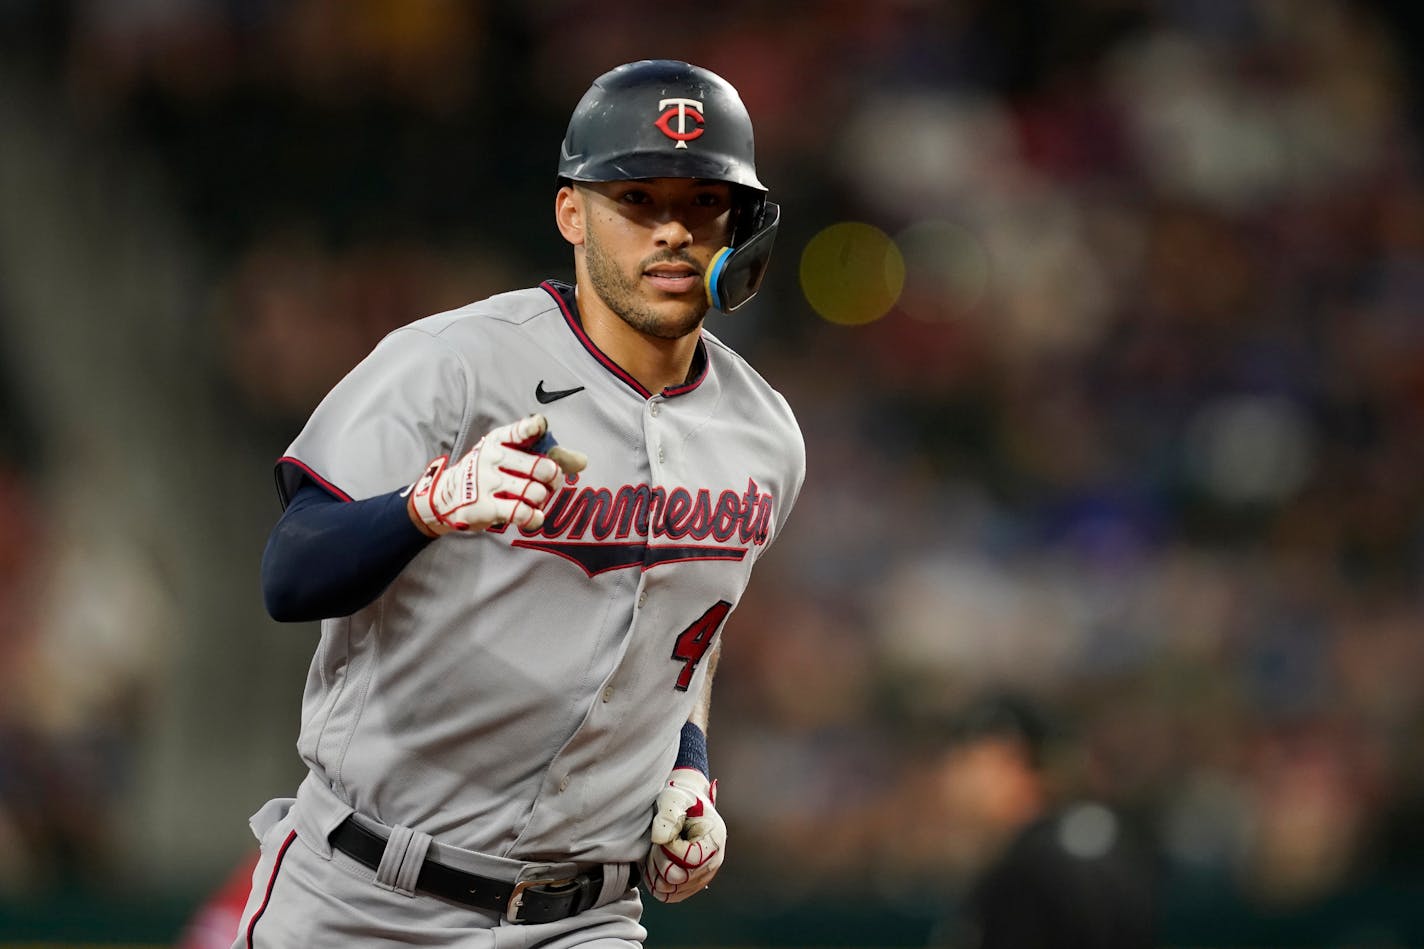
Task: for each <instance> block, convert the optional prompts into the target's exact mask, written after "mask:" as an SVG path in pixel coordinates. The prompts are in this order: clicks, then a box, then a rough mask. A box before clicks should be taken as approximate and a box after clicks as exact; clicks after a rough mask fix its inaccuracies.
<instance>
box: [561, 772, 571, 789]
mask: <svg viewBox="0 0 1424 949" xmlns="http://www.w3.org/2000/svg"><path fill="white" fill-rule="evenodd" d="M568 789H569V776H568V775H567V774H566V775H564V776H563V777H562V778H560V779H559V790H560V791H567V790H568Z"/></svg>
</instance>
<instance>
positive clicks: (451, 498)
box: [406, 415, 588, 537]
mask: <svg viewBox="0 0 1424 949" xmlns="http://www.w3.org/2000/svg"><path fill="white" fill-rule="evenodd" d="M548 431H549V422H548V420H547V419H546V418H545V417H544V416H542V415H529V416H526V417H525V418H522V419H520V420H519V421H517V422H512V423H510V424H509V425H504V426H501V427H500V428H496V429H495V430H493V431H492V432H490V433H489V434H488V435H486V436H485V437H484V438H481V439H480V440H479V442H478V443H477V444H476V445H475V447H474V448H471V449H470V450H469V452H467V453H466V454H465V456H464V457H463V458H461V459H460V460H459V461H457V462H455V463H454V464H453V465H451V464H450V463H449V461H450V458H449V456H448V455H441V456H440V457H439V458H436V459H434V460H432V461H431V462H430V464H428V465H426V466H425V473H424V474H422V475H421V476H420V479H419V480H417V481H416V482H415V485H414V486H413V487H412V489H411V492H410V495H409V497H408V499H407V500H406V504H407V506H408V507H409V509H410V512H411V514H412V516H413V517H414V518H415V519H416V520H417V521H418V522H419V523H420V524H422V525H423V526H424V528H425V531H426V533H428V534H431V535H433V536H436V537H438V536H440V535H441V534H448V533H449V532H450V531H482V530H485V529H487V528H489V527H494V526H496V525H501V524H514V525H515V526H517V527H527V528H538V527H539V526H540V525H542V524H543V523H544V507H545V506H546V505H547V504H548V503H549V501H550V499H552V498H553V497H554V495H555V494H557V493H558V492H559V489H560V488H562V487H563V486H564V477H565V475H568V474H574V473H576V472H578V471H582V470H583V468H584V467H585V466H586V465H587V464H588V459H587V458H586V457H585V456H584V455H583V453H582V452H577V451H573V450H571V449H568V448H565V447H563V446H562V445H557V444H554V443H553V440H552V439H551V438H548V437H547V435H548ZM545 445H548V446H549V447H548V448H547V450H545V447H544V446H545Z"/></svg>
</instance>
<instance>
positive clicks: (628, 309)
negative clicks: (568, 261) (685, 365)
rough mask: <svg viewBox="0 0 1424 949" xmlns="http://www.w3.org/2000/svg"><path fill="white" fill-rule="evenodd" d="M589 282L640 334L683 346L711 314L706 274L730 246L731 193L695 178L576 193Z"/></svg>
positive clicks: (614, 184) (587, 187)
mask: <svg viewBox="0 0 1424 949" xmlns="http://www.w3.org/2000/svg"><path fill="white" fill-rule="evenodd" d="M579 191H580V192H581V194H582V196H583V200H584V221H585V226H584V232H583V249H584V264H585V267H586V268H587V273H588V280H589V283H590V284H591V287H592V289H593V291H594V292H595V293H597V294H598V296H599V298H600V299H601V300H602V301H603V303H604V304H605V305H606V306H607V307H608V308H609V309H610V310H612V311H613V312H614V313H616V314H617V315H618V316H619V317H620V318H621V319H622V320H623V321H624V322H625V323H627V324H628V325H629V326H631V327H633V328H634V329H636V330H638V331H639V332H642V333H646V334H648V335H650V336H655V337H658V338H661V339H679V338H681V337H683V336H686V335H687V334H688V333H691V332H693V331H695V330H696V329H697V328H698V326H700V325H701V324H702V318H703V317H704V316H706V315H707V306H708V304H707V291H706V289H705V287H704V285H703V273H704V272H705V271H706V269H707V266H708V264H709V263H710V262H711V260H712V256H713V255H714V254H716V253H717V251H718V250H720V249H721V248H722V247H723V246H724V245H725V244H726V242H727V232H728V228H729V227H730V220H731V207H732V186H731V185H729V184H726V183H725V182H720V181H703V180H700V179H692V178H654V179H650V180H645V181H615V182H604V183H598V184H589V185H581V186H580V187H579Z"/></svg>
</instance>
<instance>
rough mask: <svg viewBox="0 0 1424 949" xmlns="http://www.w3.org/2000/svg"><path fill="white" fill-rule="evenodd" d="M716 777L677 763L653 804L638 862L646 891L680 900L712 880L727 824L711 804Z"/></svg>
mask: <svg viewBox="0 0 1424 949" xmlns="http://www.w3.org/2000/svg"><path fill="white" fill-rule="evenodd" d="M716 801H717V782H716V781H711V782H709V781H708V780H707V776H706V775H704V774H703V773H702V772H701V771H698V770H697V769H695V768H677V769H676V770H674V771H673V773H672V774H671V775H670V776H669V777H668V783H667V786H666V787H665V788H663V789H662V792H661V793H660V794H658V799H657V802H656V803H655V804H654V805H653V806H654V809H655V813H654V814H653V829H652V839H653V847H652V849H651V850H649V851H648V859H647V861H646V862H645V863H644V865H643V876H644V882H645V883H646V884H647V887H648V892H649V893H651V894H652V895H653V898H654V899H657V900H659V901H661V902H663V903H680V902H682V901H683V900H685V899H687V898H688V897H689V896H691V895H692V894H694V893H696V892H698V891H699V890H701V889H703V888H704V887H706V886H707V884H708V883H711V882H712V878H713V877H714V876H716V875H717V870H718V869H720V868H721V866H722V858H723V856H724V855H725V854H726V852H727V824H726V822H724V821H723V820H722V815H721V814H718V813H717V808H716V807H715V806H714V805H715V804H716Z"/></svg>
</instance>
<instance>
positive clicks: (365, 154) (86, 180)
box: [0, 0, 1424, 947]
mask: <svg viewBox="0 0 1424 949" xmlns="http://www.w3.org/2000/svg"><path fill="white" fill-rule="evenodd" d="M1412 10H1413V8H1412V7H1411V5H1409V4H1368V3H1359V2H1356V3H1347V2H1343V0H1242V2H1229V0H1222V2H1212V0H1062V2H1050V0H1005V2H994V0H983V2H970V0H965V2H948V0H946V2H930V0H871V2H835V0H825V2H784V3H777V4H769V3H768V4H764V3H757V2H746V0H726V2H723V3H719V4H717V5H715V7H712V6H706V5H692V4H678V3H669V4H657V5H652V4H642V3H632V2H624V0H597V2H574V0H529V2H523V3H516V2H500V0H483V2H480V0H472V2H454V0H345V2H339V0H294V2H279V0H68V2H59V0H53V2H51V0H3V2H0V564H3V570H0V942H10V943H56V944H59V943H74V942H82V941H88V942H96V943H97V942H128V943H145V944H150V945H160V944H165V943H167V942H170V941H171V940H173V939H174V938H176V934H177V932H178V929H179V927H180V926H181V924H182V922H183V921H184V920H185V919H186V918H187V916H188V914H189V913H190V912H191V911H192V908H193V907H194V906H195V905H196V903H197V902H198V901H199V900H200V899H202V898H203V897H204V896H205V895H206V894H207V893H208V892H210V891H211V890H212V889H213V888H214V887H216V886H218V885H219V884H220V883H221V881H222V880H223V878H224V877H225V876H226V875H227V873H228V872H229V871H230V870H231V869H232V868H233V867H234V866H236V865H237V864H238V863H239V862H240V861H241V860H242V859H243V857H244V856H245V854H246V852H247V849H248V848H249V847H250V845H251V840H250V837H249V835H248V832H247V829H246V826H245V819H246V817H247V815H248V814H249V813H250V812H251V811H252V810H254V809H255V807H256V806H257V805H258V804H260V803H261V801H262V800H264V799H265V798H267V797H268V796H271V795H273V794H276V793H282V792H283V791H284V790H285V789H287V788H289V787H291V786H292V785H293V783H294V781H295V780H296V777H297V775H298V762H297V761H296V758H295V754H294V751H293V741H294V738H295V726H296V715H297V710H298V698H299V695H300V689H301V684H302V680H303V677H304V675H305V669H306V663H307V660H308V658H309V656H310V652H311V649H312V646H313V643H314V640H315V629H314V627H281V626H278V625H277V624H275V623H273V622H271V621H270V620H268V619H267V618H266V617H265V615H264V614H263V612H262V609H261V604H260V596H259V593H258V589H257V566H258V560H259V557H260V553H261V548H262V544H263V541H264V538H265V534H266V531H267V530H268V528H269V526H270V524H271V523H272V521H273V519H274V518H275V517H276V514H277V503H276V500H275V496H274V493H273V490H272V486H271V480H270V466H271V463H272V460H273V459H274V458H275V457H276V456H277V455H278V454H279V453H280V452H281V450H282V449H283V448H284V447H285V446H286V444H287V442H288V441H289V439H290V438H291V437H292V435H293V434H294V433H295V431H296V430H297V428H298V427H299V426H300V424H301V422H302V420H303V419H304V418H305V416H306V414H307V413H308V412H309V411H310V409H311V408H312V407H313V405H314V404H315V402H316V400H317V399H319V397H320V396H321V394H322V393H324V391H325V390H326V388H327V387H328V386H329V385H330V384H331V383H332V382H333V381H335V379H337V378H338V377H339V376H340V375H341V374H342V373H343V372H344V371H345V370H346V369H347V368H349V366H350V365H352V364H353V363H354V362H355V361H356V360H357V359H359V358H360V357H361V356H362V355H363V354H364V353H365V352H366V351H367V350H368V349H369V348H370V346H371V345H373V344H374V342H375V341H376V340H377V339H379V337H380V336H381V335H382V334H383V333H384V332H386V331H387V330H389V329H390V328H392V327H394V326H396V325H398V324H400V323H403V322H405V321H407V320H409V319H412V318H414V317H417V316H420V315H424V314H426V313H429V312H434V311H435V310H437V309H442V308H446V307H449V306H452V305H457V304H459V303H462V302H465V301H468V300H470V299H474V298H476V297H478V296H481V295H484V294H486V293H489V292H492V291H495V290H500V289H505V288H507V287H511V286H518V285H524V284H527V283H529V282H531V281H536V280H538V279H541V278H543V277H546V276H563V275H566V274H567V273H568V270H569V263H568V252H567V250H566V248H565V247H564V246H563V245H562V243H561V241H560V240H559V239H558V236H557V234H556V232H555V231H554V229H553V227H552V222H551V220H550V214H549V208H550V204H551V201H550V198H551V193H552V188H553V181H552V168H553V163H554V156H555V154H556V149H557V147H558V141H559V138H560V135H561V133H562V128H563V124H564V122H565V120H566V118H567V113H568V110H569V109H570V107H571V105H572V103H573V102H574V101H575V100H576V99H577V97H578V95H579V94H580V93H581V92H582V90H583V89H584V88H585V87H586V85H587V83H588V81H589V80H590V78H591V77H593V76H594V75H597V74H598V73H599V72H601V71H603V70H604V69H605V68H607V67H609V66H611V65H613V64H616V63H618V62H621V61H625V60H628V59H634V58H642V57H645V56H661V57H678V58H685V59H689V60H692V61H694V62H697V63H699V64H702V65H706V66H708V67H710V68H713V69H715V70H717V71H719V72H721V73H723V74H724V75H726V76H727V77H728V78H730V79H731V80H732V81H733V82H734V83H735V84H736V85H737V86H738V87H739V88H740V90H741V92H742V94H743V96H744V98H745V100H746V101H747V103H748V105H749V107H750V110H751V112H752V114H753V116H754V118H755V120H756V124H757V133H758V143H757V144H758V160H759V161H758V164H759V170H760V173H761V177H762V178H763V180H765V181H767V182H768V183H769V184H770V186H771V188H772V191H773V196H774V197H775V198H776V199H777V200H779V201H780V202H781V203H782V205H783V208H784V221H785V224H784V225H783V229H782V233H781V236H780V238H779V241H778V246H777V250H776V255H775V258H774V262H773V269H772V274H771V276H770V278H769V280H768V283H767V286H766V288H765V290H764V291H763V293H762V295H761V296H760V297H759V298H758V300H757V301H756V302H755V303H754V304H753V305H751V306H749V307H748V308H747V310H746V311H744V312H743V313H739V314H738V315H736V316H735V317H713V319H712V321H711V323H710V328H711V329H712V330H713V332H715V333H718V334H719V335H721V336H723V337H724V338H726V339H728V340H729V341H731V342H732V343H733V344H734V345H736V346H737V347H739V348H740V349H742V350H743V351H744V352H745V353H747V354H748V355H749V356H750V358H751V359H752V361H753V363H754V364H756V365H757V366H758V367H759V368H760V369H761V370H762V371H763V373H764V374H765V375H766V376H767V377H768V378H769V379H770V380H771V381H772V382H773V383H774V384H776V385H777V386H778V387H780V388H781V389H782V390H783V391H784V392H785V393H786V394H787V395H788V397H789V398H790V400H791V402H792V404H793V405H794V406H795V407H796V408H797V410H798V414H799V416H800V419H801V422H802V424H803V427H804V428H805V431H806V436H807V441H808V451H809V459H810V477H809V479H808V482H807V487H806V491H805V494H804V495H803V498H802V501H801V504H800V507H799V508H798V511H797V516H796V517H795V518H794V519H793V525H792V529H791V530H790V531H789V532H788V533H787V535H786V536H785V537H783V538H782V539H781V540H780V542H779V543H778V545H777V546H776V547H775V548H774V550H773V552H772V555H771V556H770V557H769V558H768V560H767V562H766V563H765V565H764V567H763V569H762V570H761V572H760V573H759V575H758V577H757V581H756V583H755V584H754V586H753V593H752V595H750V596H749V598H748V600H747V601H746V602H745V604H744V606H743V607H742V609H741V610H739V612H738V613H737V614H736V616H735V617H734V619H733V620H732V622H731V623H730V625H729V628H728V630H727V635H728V641H729V646H728V649H727V653H726V656H725V660H724V662H723V665H722V670H721V674H720V676H719V685H720V691H719V696H718V701H717V703H716V704H715V708H714V716H713V727H712V749H713V761H714V764H715V767H716V771H717V773H718V776H719V777H720V779H721V782H722V788H723V792H724V803H725V809H726V812H727V816H728V820H729V823H730V824H731V825H732V828H733V830H732V845H733V855H732V858H731V862H730V863H729V866H728V869H727V871H726V872H725V873H724V874H723V877H724V878H727V879H724V880H719V882H718V885H717V886H716V887H714V888H713V890H712V891H709V893H707V894H705V895H704V896H702V897H700V898H699V899H698V900H696V901H694V902H692V903H689V904H686V905H685V906H684V907H681V908H678V909H677V910H675V912H676V913H677V914H678V915H677V916H676V917H675V920H674V917H672V916H669V915H667V914H668V913H669V912H674V911H669V910H666V909H664V908H660V907H654V908H653V909H652V910H651V911H650V916H651V917H652V922H653V925H654V927H655V929H654V942H655V943H657V944H662V945H681V944H687V945H724V946H730V945H747V946H750V945H786V946H793V945H805V946H811V945H823V946H828V945H847V946H852V945H897V946H899V945H903V946H920V945H927V944H929V943H930V942H931V941H933V940H935V939H937V938H939V937H938V935H937V934H939V933H942V929H941V928H940V927H941V926H942V920H943V918H944V917H945V914H948V913H952V911H953V907H954V902H955V900H956V898H957V894H958V893H959V892H960V888H961V887H962V885H963V883H964V881H965V880H966V879H967V878H968V877H969V876H970V875H972V872H973V868H974V866H975V862H976V860H977V859H979V854H978V852H977V850H976V847H975V841H976V839H977V838H976V833H975V828H974V827H973V826H972V822H971V821H969V820H968V819H967V818H966V817H965V815H963V814H959V813H957V812H955V810H954V808H953V807H945V806H943V802H939V801H937V800H936V799H935V797H934V795H933V793H932V790H931V789H930V788H929V787H928V786H927V782H926V780H925V771H926V768H925V762H926V761H927V760H929V759H930V756H931V755H932V753H933V750H934V746H935V742H936V740H937V734H936V724H935V723H937V722H940V721H942V720H943V717H944V715H945V714H946V713H948V712H950V711H952V710H953V709H955V708H956V707H958V706H960V705H961V704H963V703H964V702H967V701H970V700H972V699H973V698H975V697H977V696H981V695H984V694H988V693H991V692H994V691H997V690H1000V689H1005V688H1011V689H1013V690H1016V691H1018V692H1020V693H1023V694H1026V695H1029V696H1031V697H1033V698H1034V699H1036V700H1038V701H1040V702H1042V703H1043V704H1044V705H1045V706H1046V707H1049V708H1051V709H1053V710H1054V712H1055V714H1056V715H1057V716H1059V717H1060V718H1061V720H1062V721H1064V722H1070V723H1071V725H1072V728H1071V734H1072V735H1073V736H1074V737H1073V742H1074V754H1075V755H1076V759H1077V760H1078V761H1079V762H1080V764H1081V767H1079V768H1077V769H1076V770H1074V771H1073V772H1072V773H1073V775H1074V780H1075V781H1077V782H1078V785H1077V786H1076V787H1074V788H1073V790H1074V791H1075V793H1081V794H1085V795H1092V796H1095V797H1097V798H1099V799H1101V800H1104V801H1107V802H1109V803H1111V804H1112V805H1113V806H1115V807H1117V808H1119V809H1120V811H1121V812H1122V813H1123V814H1126V815H1130V817H1131V819H1132V820H1133V821H1134V822H1135V823H1136V824H1137V826H1139V827H1141V828H1142V829H1143V830H1145V831H1146V832H1147V833H1148V834H1149V835H1150V839H1151V840H1152V841H1153V842H1154V845H1155V847H1156V849H1157V856H1158V859H1159V860H1160V864H1161V866H1162V867H1163V868H1164V872H1165V876H1164V880H1165V889H1164V901H1163V913H1162V931H1163V938H1164V941H1165V943H1166V944H1169V945H1172V946H1285V945H1294V946H1379V947H1384V946H1405V945H1421V944H1424V909H1421V907H1422V906H1424V899H1421V895H1424V885H1421V880H1424V786H1421V785H1424V771H1421V764H1424V760H1421V759H1424V754H1421V752H1424V745H1421V726H1424V698H1421V689H1420V686H1419V680H1420V675H1421V671H1424V635H1421V618H1424V612H1422V611H1421V603H1420V579H1421V565H1424V530H1421V528H1424V487H1421V486H1424V479H1421V477H1420V472H1421V471H1424V321H1421V319H1420V307H1421V303H1424V177H1421V165H1420V157H1421V156H1420V150H1419V145H1420V138H1419V133H1420V127H1419V119H1420V117H1421V112H1420V108H1419V106H1420V100H1419V95H1418V93H1419V87H1418V80H1419V75H1418V73H1417V70H1418V68H1419V63H1420V62H1421V61H1424V60H1421V57H1420V50H1419V49H1418V47H1417V45H1416V43H1417V40H1418V36H1419V29H1418V28H1419V20H1420V14H1418V13H1415V12H1412Z"/></svg>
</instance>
